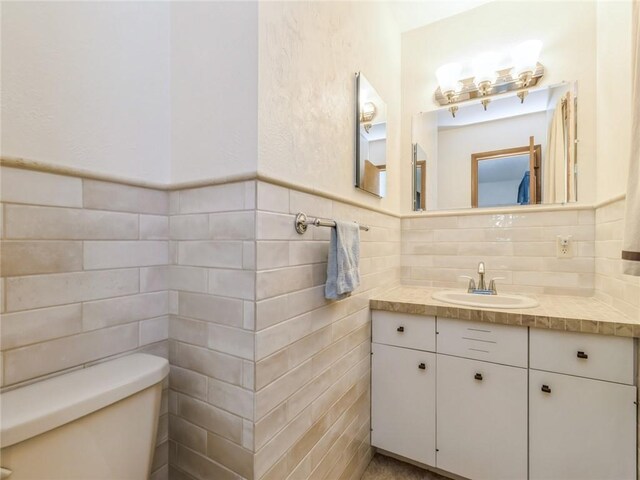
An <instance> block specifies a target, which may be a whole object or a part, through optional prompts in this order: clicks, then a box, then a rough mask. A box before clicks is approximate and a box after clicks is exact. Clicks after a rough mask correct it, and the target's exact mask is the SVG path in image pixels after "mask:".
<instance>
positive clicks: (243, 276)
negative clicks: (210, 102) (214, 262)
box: [209, 269, 256, 300]
mask: <svg viewBox="0 0 640 480" xmlns="http://www.w3.org/2000/svg"><path fill="white" fill-rule="evenodd" d="M255 288H256V287H255V272H253V271H251V270H222V269H211V270H209V293H211V294H213V295H222V296H225V297H233V298H242V299H245V300H253V298H254V296H255Z"/></svg>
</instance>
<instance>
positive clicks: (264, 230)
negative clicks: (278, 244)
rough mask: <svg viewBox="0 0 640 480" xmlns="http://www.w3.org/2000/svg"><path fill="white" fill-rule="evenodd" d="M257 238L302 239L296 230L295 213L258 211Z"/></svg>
mask: <svg viewBox="0 0 640 480" xmlns="http://www.w3.org/2000/svg"><path fill="white" fill-rule="evenodd" d="M311 228H313V227H311ZM327 230H328V229H327ZM307 233H308V232H307ZM256 239H257V240H302V236H301V235H300V234H298V233H297V232H296V229H295V215H282V214H279V213H268V212H257V213H256Z"/></svg>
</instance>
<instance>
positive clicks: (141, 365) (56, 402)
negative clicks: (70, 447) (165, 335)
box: [0, 353, 169, 448]
mask: <svg viewBox="0 0 640 480" xmlns="http://www.w3.org/2000/svg"><path fill="white" fill-rule="evenodd" d="M168 373H169V363H168V362H167V360H166V359H164V358H161V357H156V356H154V355H147V354H142V353H136V354H133V355H128V356H126V357H121V358H117V359H115V360H110V361H108V362H104V363H100V364H98V365H94V366H91V367H87V368H83V369H81V370H76V371H73V372H70V373H66V374H63V375H59V376H57V377H54V378H50V379H48V380H43V381H41V382H36V383H33V384H31V385H27V386H25V387H20V388H17V389H15V390H11V391H8V392H5V393H2V394H0V447H2V448H4V447H8V446H10V445H13V444H15V443H18V442H22V441H23V440H27V439H29V438H32V437H35V436H36V435H40V434H41V433H45V432H47V431H49V430H52V429H54V428H57V427H59V426H61V425H64V424H66V423H69V422H72V421H74V420H76V419H78V418H80V417H83V416H85V415H87V414H89V413H92V412H95V411H97V410H99V409H101V408H104V407H106V406H108V405H111V404H112V403H115V402H117V401H118V400H122V399H123V398H126V397H129V396H131V395H133V394H135V393H137V392H139V391H141V390H144V389H145V388H147V387H150V386H152V385H155V384H156V383H159V382H161V381H162V380H163V379H164V378H165V377H166V376H167V374H168Z"/></svg>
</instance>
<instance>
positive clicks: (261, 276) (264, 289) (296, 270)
mask: <svg viewBox="0 0 640 480" xmlns="http://www.w3.org/2000/svg"><path fill="white" fill-rule="evenodd" d="M313 283H314V282H313V269H312V268H311V266H308V265H304V266H299V267H288V268H281V269H277V270H263V271H260V272H257V273H256V298H257V299H258V300H262V299H265V298H269V297H275V296H278V295H282V294H285V293H289V292H293V291H295V290H301V289H304V288H309V287H312V286H313Z"/></svg>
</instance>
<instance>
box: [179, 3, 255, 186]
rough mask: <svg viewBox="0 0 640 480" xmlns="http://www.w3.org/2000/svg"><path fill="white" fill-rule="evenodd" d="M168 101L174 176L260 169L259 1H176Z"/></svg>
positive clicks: (186, 177) (205, 176)
mask: <svg viewBox="0 0 640 480" xmlns="http://www.w3.org/2000/svg"><path fill="white" fill-rule="evenodd" d="M170 106H171V180H172V181H173V182H185V181H190V180H203V179H212V178H225V177H229V176H231V175H237V174H245V173H251V172H255V171H256V168H257V161H258V159H257V155H258V143H257V142H258V123H257V122H258V120H257V118H258V4H257V2H224V1H223V2H172V3H171V105H170ZM167 108H169V105H167Z"/></svg>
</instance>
